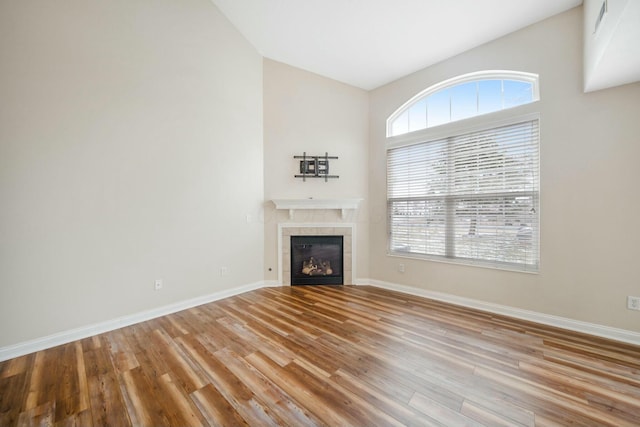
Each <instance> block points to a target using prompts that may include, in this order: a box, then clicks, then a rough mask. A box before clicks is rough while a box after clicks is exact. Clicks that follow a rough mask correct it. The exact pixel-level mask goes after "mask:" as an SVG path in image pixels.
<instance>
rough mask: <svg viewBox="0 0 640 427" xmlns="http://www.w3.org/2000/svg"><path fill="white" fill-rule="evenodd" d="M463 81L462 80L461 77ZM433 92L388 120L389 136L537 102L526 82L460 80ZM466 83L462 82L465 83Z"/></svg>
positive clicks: (529, 83)
mask: <svg viewBox="0 0 640 427" xmlns="http://www.w3.org/2000/svg"><path fill="white" fill-rule="evenodd" d="M463 77H465V76H463ZM461 80H462V82H461V83H456V82H455V81H454V82H452V83H451V85H448V86H445V87H443V88H441V87H440V85H439V87H438V88H436V89H435V90H433V89H427V90H426V91H425V92H423V95H422V96H421V97H418V98H417V99H416V100H414V101H412V102H411V103H410V104H409V105H407V106H406V107H405V108H404V109H400V110H399V111H398V112H397V113H396V114H394V115H393V116H392V118H391V119H390V122H389V126H388V134H389V136H397V135H402V134H405V133H408V132H413V131H417V130H421V129H426V128H431V127H434V126H439V125H442V124H446V123H450V122H455V121H458V120H463V119H466V118H469V117H474V116H478V115H481V114H487V113H491V112H494V111H499V110H505V109H508V108H512V107H516V106H518V105H523V104H528V103H531V102H533V101H536V100H537V94H536V88H535V87H534V83H533V81H532V80H531V79H530V78H528V77H527V78H523V79H522V80H516V79H499V78H491V77H489V76H487V77H485V78H479V79H477V80H472V81H468V80H466V79H464V78H463V79H461ZM465 80H466V81H465Z"/></svg>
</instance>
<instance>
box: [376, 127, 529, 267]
mask: <svg viewBox="0 0 640 427" xmlns="http://www.w3.org/2000/svg"><path fill="white" fill-rule="evenodd" d="M538 128H539V126H538V119H533V120H526V121H522V122H517V123H513V124H508V125H503V126H499V127H493V128H489V129H484V130H480V131H474V132H470V133H464V134H460V135H455V136H448V137H446V138H441V139H435V140H429V141H424V142H418V143H413V144H411V145H407V146H401V147H397V148H391V149H389V150H388V152H387V198H388V215H389V233H390V238H389V245H390V252H391V253H392V254H404V255H418V256H425V257H428V258H438V259H443V260H455V261H459V262H463V263H472V264H481V265H489V266H494V267H502V268H510V269H517V270H523V271H537V270H538V264H539V222H540V221H539V212H540V209H539V181H540V179H539V134H538Z"/></svg>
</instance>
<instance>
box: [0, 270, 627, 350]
mask: <svg viewBox="0 0 640 427" xmlns="http://www.w3.org/2000/svg"><path fill="white" fill-rule="evenodd" d="M355 283H356V285H371V286H375V287H378V288H383V289H389V290H392V291H398V292H403V293H406V294H409V295H415V296H420V297H425V298H430V299H434V300H437V301H443V302H448V303H451V304H455V305H459V306H463V307H469V308H475V309H478V310H483V311H487V312H490V313H495V314H501V315H505V316H510V317H515V318H517V319H522V320H529V321H532V322H536V323H542V324H544V325H550V326H555V327H558V328H563V329H568V330H571V331H576V332H583V333H586V334H591V335H595V336H599V337H603V338H608V339H612V340H616V341H621V342H625V343H629V344H635V345H640V333H638V332H633V331H627V330H625V329H617V328H612V327H609V326H602V325H597V324H594V323H587V322H581V321H579V320H573V319H568V318H565V317H559V316H552V315H550V314H544V313H538V312H535V311H529V310H522V309H519V308H514V307H508V306H504V305H499V304H493V303H489V302H484V301H479V300H474V299H470V298H464V297H459V296H455V295H450V294H445V293H441V292H434V291H428V290H425V289H420V288H415V287H412V286H406V285H399V284H396V283H389V282H383V281H380V280H370V279H357V280H356V281H355ZM274 286H282V285H281V284H280V283H278V281H277V280H270V281H264V282H256V283H251V284H248V285H244V286H239V287H236V288H233V289H227V290H224V291H220V292H216V293H213V294H210V295H204V296H201V297H197V298H193V299H189V300H185V301H180V302H177V303H175V304H170V305H165V306H162V307H158V308H155V309H152V310H147V311H143V312H140V313H136V314H132V315H128V316H123V317H118V318H115V319H112V320H107V321H105V322H100V323H96V324H93V325H88V326H83V327H80V328H76V329H71V330H68V331H63V332H60V333H57V334H53V335H48V336H46V337H42V338H37V339H34V340H30V341H24V342H21V343H18V344H14V345H10V346H6V347H0V362H2V361H5V360H9V359H13V358H15V357H20V356H24V355H26V354H30V353H33V352H36V351H40V350H44V349H47V348H51V347H55V346H58V345H62V344H66V343H69V342H72V341H76V340H80V339H84V338H88V337H91V336H94V335H98V334H102V333H105V332H109V331H113V330H115V329H119V328H123V327H125V326H130V325H133V324H136V323H140V322H144V321H147V320H151V319H155V318H157V317H161V316H166V315H167V314H171V313H175V312H178V311H181V310H186V309H189V308H192V307H196V306H198V305H202V304H207V303H209V302H213V301H218V300H221V299H224V298H228V297H231V296H234V295H239V294H242V293H245V292H249V291H253V290H255V289H260V288H264V287H274Z"/></svg>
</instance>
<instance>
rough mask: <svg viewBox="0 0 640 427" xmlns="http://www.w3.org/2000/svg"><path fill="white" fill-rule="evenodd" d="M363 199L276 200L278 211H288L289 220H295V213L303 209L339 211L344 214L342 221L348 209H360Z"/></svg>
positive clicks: (274, 201)
mask: <svg viewBox="0 0 640 427" xmlns="http://www.w3.org/2000/svg"><path fill="white" fill-rule="evenodd" d="M361 201H362V199H274V200H272V202H273V204H274V205H276V209H288V210H289V219H293V213H294V212H295V211H296V210H301V209H338V210H340V211H341V213H342V219H345V218H346V216H347V210H348V209H354V210H355V209H358V205H360V202H361Z"/></svg>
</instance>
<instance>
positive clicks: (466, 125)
mask: <svg viewBox="0 0 640 427" xmlns="http://www.w3.org/2000/svg"><path fill="white" fill-rule="evenodd" d="M424 93H425V92H424V91H423V92H421V95H424ZM412 99H413V100H416V99H418V97H414V98H412ZM405 105H411V104H410V103H406V104H405ZM536 107H537V106H536V105H535V104H534V103H528V104H522V105H519V106H516V107H513V108H509V109H505V110H498V111H495V112H492V113H487V114H482V115H478V116H474V117H471V118H467V119H464V120H459V121H455V122H451V123H447V124H444V125H441V126H435V127H432V128H425V129H421V130H417V131H413V132H408V133H405V134H401V135H397V136H393V137H387V144H386V152H387V153H385V158H387V159H388V151H389V150H391V149H394V148H399V147H403V146H410V145H415V144H420V143H423V142H427V141H435V140H439V139H444V138H452V137H456V136H460V135H463V134H466V133H472V132H478V131H483V130H488V129H492V128H499V127H502V126H508V125H512V124H516V123H522V122H526V121H532V120H537V122H538V159H537V161H538V163H537V165H536V167H537V172H538V182H537V187H538V190H537V208H538V214H537V227H535V231H534V232H535V233H536V236H535V238H536V239H537V257H536V258H537V264H536V265H535V266H533V265H528V264H512V263H507V262H498V261H492V260H483V259H469V258H448V257H446V256H438V255H428V254H419V253H410V252H401V251H392V250H391V231H392V230H391V228H392V227H391V221H390V217H389V204H390V199H389V194H388V193H387V195H386V212H387V216H386V217H387V255H388V256H392V257H399V258H409V259H422V260H428V261H435V262H443V263H448V264H455V265H467V266H477V267H484V268H491V269H498V270H507V271H515V272H521V273H531V274H538V273H539V272H540V262H541V257H540V251H541V240H540V228H541V227H540V224H541V222H542V221H541V215H540V212H541V197H540V193H541V185H540V183H541V177H540V164H539V162H540V151H541V140H540V134H541V127H542V122H541V118H540V113H539V112H538V111H536ZM388 123H390V122H388ZM387 161H388V160H387ZM385 163H386V162H385ZM385 172H386V171H385ZM388 179H389V177H388V175H387V176H386V182H385V184H386V188H385V192H387V191H388Z"/></svg>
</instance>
